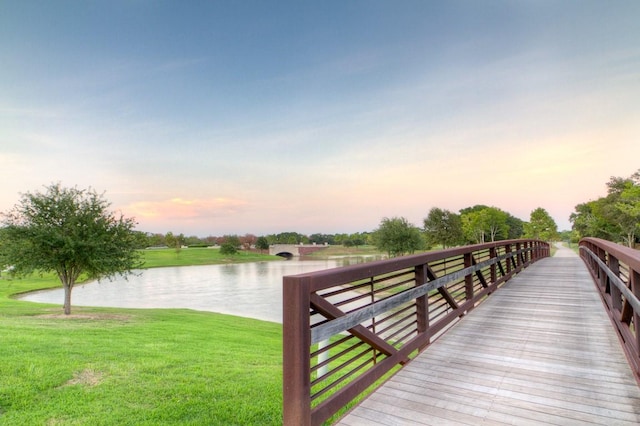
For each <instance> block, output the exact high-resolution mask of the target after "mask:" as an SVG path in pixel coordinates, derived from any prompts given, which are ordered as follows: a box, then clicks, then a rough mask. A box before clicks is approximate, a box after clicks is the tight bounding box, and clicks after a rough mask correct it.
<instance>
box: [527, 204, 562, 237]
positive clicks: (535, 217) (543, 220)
mask: <svg viewBox="0 0 640 426" xmlns="http://www.w3.org/2000/svg"><path fill="white" fill-rule="evenodd" d="M524 230H525V233H524V236H525V237H526V238H533V239H535V240H543V241H556V240H557V239H558V225H556V222H555V221H554V220H553V218H552V217H551V216H550V215H549V213H547V211H546V210H545V209H543V208H542V207H538V208H537V209H535V210H534V211H532V212H531V216H530V219H529V222H528V223H525V224H524Z"/></svg>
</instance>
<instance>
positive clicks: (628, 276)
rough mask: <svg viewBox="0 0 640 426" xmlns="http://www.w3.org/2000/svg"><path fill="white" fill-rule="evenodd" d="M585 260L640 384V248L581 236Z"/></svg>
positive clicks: (582, 252)
mask: <svg viewBox="0 0 640 426" xmlns="http://www.w3.org/2000/svg"><path fill="white" fill-rule="evenodd" d="M580 256H581V257H582V259H583V260H584V262H585V264H586V265H587V268H588V269H589V272H590V273H591V276H592V277H593V280H594V282H595V284H596V287H597V289H598V291H599V293H600V297H601V299H602V301H603V303H604V306H605V309H606V310H607V313H608V314H609V318H610V319H611V322H612V324H613V326H614V328H615V330H616V333H617V335H618V337H619V338H620V342H621V343H622V347H623V349H624V352H625V355H626V356H627V359H628V361H629V365H630V366H631V369H632V370H633V374H634V376H635V378H636V381H638V384H640V333H638V327H639V326H640V251H638V250H634V249H632V248H629V247H625V246H621V245H619V244H615V243H612V242H610V241H606V240H602V239H599V238H584V239H582V240H580Z"/></svg>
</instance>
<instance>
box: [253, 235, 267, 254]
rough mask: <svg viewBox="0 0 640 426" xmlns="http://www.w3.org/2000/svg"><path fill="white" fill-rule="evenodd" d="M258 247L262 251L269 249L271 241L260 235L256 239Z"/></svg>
mask: <svg viewBox="0 0 640 426" xmlns="http://www.w3.org/2000/svg"><path fill="white" fill-rule="evenodd" d="M256 248H257V249H258V250H260V251H262V250H269V241H268V240H267V239H266V238H265V237H258V238H257V239H256Z"/></svg>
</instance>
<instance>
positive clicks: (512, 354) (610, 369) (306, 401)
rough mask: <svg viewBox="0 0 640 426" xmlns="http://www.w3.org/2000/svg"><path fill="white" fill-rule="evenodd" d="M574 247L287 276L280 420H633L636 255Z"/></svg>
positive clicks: (639, 261)
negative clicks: (369, 390)
mask: <svg viewBox="0 0 640 426" xmlns="http://www.w3.org/2000/svg"><path fill="white" fill-rule="evenodd" d="M581 254H582V256H583V257H584V261H583V260H582V259H580V258H579V257H578V256H577V255H575V254H574V253H573V252H572V251H570V250H568V249H566V248H560V249H559V250H558V252H557V253H556V255H555V256H554V257H547V256H548V246H545V244H544V243H541V242H534V241H520V242H514V241H512V242H501V243H499V244H494V245H493V246H491V245H483V246H470V247H468V248H458V249H452V250H447V251H443V252H435V253H430V254H425V255H417V256H409V257H408V258H403V259H395V260H393V259H392V260H388V261H380V262H374V263H373V264H369V266H368V272H367V271H365V270H364V269H363V266H361V265H357V266H355V267H347V268H339V269H335V270H331V271H320V272H318V273H312V274H304V275H299V276H296V277H285V282H284V292H285V297H284V301H285V315H284V339H285V342H284V401H285V405H284V413H285V417H284V419H285V424H287V425H293V424H296V425H299V424H302V425H305V424H306V425H309V424H321V423H322V422H324V421H326V420H327V419H333V420H337V421H338V423H337V424H339V425H343V426H355V425H405V424H406V425H409V424H411V425H443V424H468V425H478V424H491V425H502V424H516V425H518V424H521V425H529V424H531V425H541V424H555V425H571V424H575V425H583V424H606V425H635V424H640V389H639V387H638V381H637V379H638V377H640V375H639V369H638V365H640V362H639V361H640V358H639V357H638V348H639V347H640V338H639V337H638V334H637V333H636V332H635V326H634V324H639V323H640V322H639V316H638V313H640V303H638V300H637V295H640V288H637V287H640V275H639V271H640V256H639V255H638V252H636V251H634V250H631V249H625V248H621V247H620V246H616V245H614V244H611V243H607V242H604V241H602V240H591V239H589V240H585V241H584V242H583V243H582V250H581ZM525 268H526V269H525ZM365 275H368V278H366V277H365ZM594 282H595V283H596V284H595V285H594ZM634 293H635V295H634ZM294 299H295V300H298V301H299V302H294ZM603 302H604V303H603ZM291 304H294V305H297V306H293V307H292V306H291ZM303 306H306V308H303ZM612 325H613V326H612ZM445 330H447V331H446V332H444V331H445ZM381 382H383V384H382V385H381V386H379V387H378V388H377V389H376V390H375V391H374V392H373V393H371V394H369V395H368V396H365V397H364V399H362V396H360V395H361V394H362V393H363V391H365V390H366V389H367V388H368V387H370V386H372V385H374V386H378V385H379V384H380V383H381ZM344 407H346V408H344ZM345 410H347V411H348V413H347V414H346V415H344V416H343V414H344V412H345ZM336 412H339V413H338V414H337V415H336V414H335V413H336ZM340 413H342V414H340ZM332 416H333V417H332ZM333 420H331V421H333Z"/></svg>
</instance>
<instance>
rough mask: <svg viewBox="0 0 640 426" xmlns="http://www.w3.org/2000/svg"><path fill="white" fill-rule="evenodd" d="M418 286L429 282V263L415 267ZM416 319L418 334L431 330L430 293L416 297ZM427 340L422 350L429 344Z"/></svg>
mask: <svg viewBox="0 0 640 426" xmlns="http://www.w3.org/2000/svg"><path fill="white" fill-rule="evenodd" d="M415 280H416V286H421V285H424V284H425V283H426V282H427V265H417V266H416V267H415ZM416 320H417V322H418V324H417V331H418V334H422V333H426V332H427V330H429V294H428V293H427V294H425V295H424V296H421V297H418V298H417V299H416ZM428 344H429V342H425V343H424V344H423V345H422V346H421V347H420V350H422V349H424V348H425V347H426V346H428Z"/></svg>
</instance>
